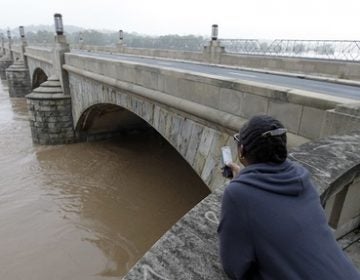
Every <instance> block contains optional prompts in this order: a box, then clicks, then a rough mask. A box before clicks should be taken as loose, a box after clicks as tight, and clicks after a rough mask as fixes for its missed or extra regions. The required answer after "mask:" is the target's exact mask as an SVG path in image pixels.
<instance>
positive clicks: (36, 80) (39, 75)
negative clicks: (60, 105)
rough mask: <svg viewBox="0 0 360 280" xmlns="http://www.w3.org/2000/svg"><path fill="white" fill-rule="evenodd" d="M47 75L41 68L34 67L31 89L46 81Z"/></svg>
mask: <svg viewBox="0 0 360 280" xmlns="http://www.w3.org/2000/svg"><path fill="white" fill-rule="evenodd" d="M47 79H48V76H47V75H46V74H45V72H44V71H43V70H42V69H41V68H36V69H35V71H34V73H33V76H32V85H31V87H32V89H35V88H38V87H39V86H40V85H41V84H42V83H44V82H46V81H47Z"/></svg>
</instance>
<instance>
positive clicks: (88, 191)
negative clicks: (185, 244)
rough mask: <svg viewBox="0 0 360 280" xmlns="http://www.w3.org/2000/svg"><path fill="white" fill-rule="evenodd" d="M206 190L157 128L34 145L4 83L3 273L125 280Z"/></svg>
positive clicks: (36, 279)
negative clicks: (105, 137) (102, 138)
mask: <svg viewBox="0 0 360 280" xmlns="http://www.w3.org/2000/svg"><path fill="white" fill-rule="evenodd" d="M207 194H208V189H207V188H206V186H205V185H204V184H203V182H202V181H201V180H200V179H199V178H198V177H197V175H196V174H195V173H194V172H193V171H192V169H191V168H190V167H189V166H188V165H187V164H186V162H185V161H184V160H183V159H182V158H181V157H180V156H179V155H178V154H177V153H176V151H175V150H174V149H173V148H172V147H171V146H170V145H169V144H167V143H166V142H164V141H159V138H158V137H157V136H155V135H154V134H153V133H149V132H147V133H143V134H133V135H128V136H124V137H122V138H114V139H111V140H106V141H101V142H91V143H78V144H72V145H59V146H38V145H33V144H32V141H31V134H30V128H29V122H28V116H27V107H26V101H25V99H23V98H12V99H10V98H9V96H8V92H7V88H6V84H5V82H2V83H0V252H1V253H0V279H2V280H23V279H26V280H62V279H64V280H65V279H66V280H70V279H74V280H82V279H84V280H85V279H86V280H91V279H99V280H100V279H101V280H104V279H121V276H123V275H124V274H126V272H127V271H128V270H129V269H130V268H131V267H132V265H134V264H135V262H136V261H137V260H138V259H139V258H140V257H141V256H142V255H143V254H144V253H145V252H146V251H147V250H148V249H149V248H150V247H151V246H152V244H153V243H154V242H155V241H156V240H157V239H159V238H160V237H161V236H162V234H163V233H164V232H165V231H167V230H168V229H169V228H170V227H171V225H173V224H174V223H175V222H176V221H177V220H178V219H179V218H180V217H181V216H182V215H184V214H185V213H186V212H187V211H188V210H189V209H191V208H192V207H193V206H194V205H195V204H196V203H197V202H199V201H200V200H201V199H202V198H204V197H205V196H206V195H207Z"/></svg>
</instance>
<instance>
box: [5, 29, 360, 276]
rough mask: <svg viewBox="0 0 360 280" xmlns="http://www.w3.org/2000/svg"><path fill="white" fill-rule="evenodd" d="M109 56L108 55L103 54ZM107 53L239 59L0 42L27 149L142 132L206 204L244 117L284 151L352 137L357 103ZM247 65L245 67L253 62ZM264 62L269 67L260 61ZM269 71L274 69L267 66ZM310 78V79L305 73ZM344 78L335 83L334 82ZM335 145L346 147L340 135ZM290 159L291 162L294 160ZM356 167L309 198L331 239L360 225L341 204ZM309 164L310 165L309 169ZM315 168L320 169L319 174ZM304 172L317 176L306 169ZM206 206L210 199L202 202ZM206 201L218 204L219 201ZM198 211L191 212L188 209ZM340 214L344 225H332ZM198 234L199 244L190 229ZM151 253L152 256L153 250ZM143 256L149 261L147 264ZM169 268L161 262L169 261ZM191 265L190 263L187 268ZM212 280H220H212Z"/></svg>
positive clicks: (212, 50) (355, 193)
mask: <svg viewBox="0 0 360 280" xmlns="http://www.w3.org/2000/svg"><path fill="white" fill-rule="evenodd" d="M110 53H112V55H107V54H110ZM114 54H115V56H116V54H127V55H137V56H149V57H158V58H159V59H160V58H161V59H164V58H165V57H167V58H168V59H181V60H182V61H185V60H187V61H189V63H202V64H204V63H210V64H214V63H215V64H219V63H223V64H227V65H229V64H232V65H234V64H236V63H237V66H239V67H241V66H242V64H241V63H242V61H243V60H244V58H236V59H235V58H233V59H231V57H230V55H228V54H226V53H225V52H224V50H223V48H222V47H221V46H220V45H219V42H218V41H217V40H212V41H210V42H209V45H208V46H206V47H205V48H204V51H203V52H199V53H189V52H175V51H171V52H170V51H155V50H139V49H131V48H127V47H125V46H123V45H122V44H121V42H120V43H119V45H118V46H117V47H116V48H101V49H100V48H99V47H89V46H84V45H81V46H75V47H74V48H70V46H69V45H68V43H67V42H66V37H65V36H64V35H62V34H57V35H56V36H55V44H54V45H53V46H52V47H51V48H47V47H34V46H27V44H26V40H25V38H22V43H21V44H20V45H18V46H14V45H12V44H11V40H9V42H8V44H7V46H5V45H4V43H2V46H1V48H0V56H1V58H0V73H1V78H2V79H5V78H6V79H7V80H8V84H9V93H10V96H12V97H23V96H25V95H26V98H27V99H28V104H29V112H30V124H31V132H32V137H33V141H34V142H35V143H38V144H65V143H73V142H76V141H86V140H91V139H100V138H104V137H108V136H112V135H114V134H117V133H123V132H124V131H128V130H132V129H143V128H146V127H152V128H153V129H155V130H156V131H157V132H158V133H159V134H160V135H162V137H163V138H165V139H166V140H167V141H168V142H169V143H170V144H171V145H172V146H173V147H174V148H175V149H176V150H177V151H178V152H179V154H180V155H181V156H182V157H183V158H184V159H185V160H186V161H187V162H188V164H190V165H191V166H192V168H193V169H194V171H195V172H196V173H197V174H198V175H199V176H200V177H201V178H202V180H203V181H204V182H205V183H206V185H207V186H208V187H209V189H210V190H211V191H213V192H214V193H215V197H219V196H216V193H218V194H219V192H220V193H221V190H219V189H218V187H219V186H222V185H224V183H225V179H224V178H223V177H222V176H221V174H220V147H221V146H224V145H230V146H232V147H233V149H232V150H233V151H234V153H235V151H236V147H235V146H234V143H233V139H232V135H233V134H234V133H235V132H237V131H238V129H239V127H240V126H241V125H242V124H243V123H244V122H245V121H246V120H247V119H248V118H250V117H251V116H252V115H255V114H259V113H266V114H269V115H272V116H274V117H276V118H278V119H280V120H281V121H282V122H283V123H284V124H285V126H286V127H287V128H288V130H289V134H288V135H289V146H290V147H293V148H294V147H298V146H300V145H301V144H304V143H307V142H309V143H310V144H309V143H308V144H305V145H308V146H306V147H312V146H311V143H315V142H312V141H320V140H319V139H322V138H323V137H326V136H329V135H333V134H341V135H345V134H348V133H350V132H351V131H353V130H358V129H359V128H360V109H359V103H358V102H355V101H354V100H351V99H348V98H343V97H337V96H329V95H326V94H322V93H316V92H310V91H305V90H299V89H292V88H288V87H283V86H274V85H269V84H266V83H259V82H253V81H244V80H241V79H236V78H226V77H221V76H218V75H216V74H206V73H199V72H195V71H189V70H182V69H176V68H173V67H168V66H166V64H164V65H165V66H164V65H163V66H159V65H156V66H154V65H149V64H146V63H141V62H133V61H128V60H126V59H121V58H115V56H114ZM248 59H249V60H251V61H252V63H255V62H254V61H255V60H254V59H255V58H252V57H250V58H248ZM258 59H259V61H261V60H262V59H261V58H258ZM277 59H278V60H281V59H282V60H283V61H282V63H277V64H276V65H278V66H277V67H280V66H281V65H285V66H284V67H283V68H282V69H278V68H277V69H275V68H274V67H275V66H274V67H273V69H271V70H276V71H290V70H291V69H292V70H291V71H299V72H301V71H300V70H298V69H300V68H299V67H300V66H299V65H304V68H303V71H304V73H308V72H307V70H306V69H310V68H311V67H310V66H309V65H311V63H313V64H314V63H316V62H314V61H308V60H306V61H303V62H301V61H299V60H294V61H291V59H285V60H286V61H285V62H284V59H283V58H277ZM269 60H272V61H274V60H276V59H275V58H269ZM246 63H247V62H246ZM246 63H245V64H246ZM263 63H264V62H262V64H263ZM317 63H319V64H321V65H323V66H321V65H320V66H319V67H318V68H317V69H320V68H321V67H322V69H324V73H317V75H320V74H324V75H327V77H328V78H329V76H331V75H335V73H329V72H328V73H325V72H326V71H328V69H329V67H328V65H331V69H333V70H332V71H334V69H344V63H343V62H328V61H324V62H319V61H318V62H317ZM269 65H275V64H274V63H269ZM279 65H280V66H279ZM324 65H325V66H324ZM245 66H246V67H248V65H245ZM222 67H224V66H222ZM264 67H265V66H264ZM337 67H338V68H337ZM349 67H350V66H349ZM356 67H358V69H360V67H359V66H358V65H355V66H354V65H352V66H351V69H355V68H356ZM270 68H271V67H270ZM289 69H290V70H289ZM311 69H315V68H314V67H312V68H311ZM358 69H357V70H356V69H355V70H356V71H358ZM316 71H318V72H319V70H316ZM345 72H346V73H349V71H348V68H346V71H345V70H344V71H343V72H342V73H345ZM354 73H356V72H353V74H354ZM359 73H360V71H359ZM310 74H311V75H314V74H315V73H314V72H311V71H310ZM344 75H345V74H342V77H344ZM354 75H355V74H354ZM351 77H352V78H354V76H351ZM333 78H334V79H336V77H333ZM355 78H356V77H355ZM333 82H334V81H333ZM354 83H355V82H354ZM343 137H344V138H343V139H345V140H346V139H347V138H346V136H343ZM349 137H350V136H349ZM352 137H353V136H352ZM351 139H352V138H351ZM356 139H357V138H356ZM345 140H344V141H345ZM354 141H355V140H354ZM356 141H358V140H356ZM316 143H318V142H316ZM350 146H351V145H350ZM350 146H347V147H348V148H349V147H350ZM356 147H357V146H356ZM349 149H350V148H349ZM307 152H309V151H307ZM344 152H345V151H344ZM352 152H355V151H352ZM310 153H311V152H310ZM326 156H328V155H326V154H324V157H326ZM233 157H234V158H236V155H235V154H234V155H233ZM294 159H295V160H299V158H298V157H296V158H294ZM299 161H300V162H303V161H304V160H299ZM325 161H326V160H325ZM314 162H315V163H314V164H316V165H320V164H322V163H318V162H317V161H316V160H315V159H314ZM358 164H359V161H357V160H354V163H353V165H352V166H351V167H350V166H346V168H344V167H342V169H341V172H340V173H341V176H344V177H346V176H347V175H346V174H350V173H351V174H352V175H349V176H350V177H351V178H352V179H353V180H347V181H346V180H344V181H341V182H340V183H339V184H338V185H337V187H336V188H335V187H334V188H332V189H331V191H327V190H328V189H329V190H330V186H331V184H330V183H329V184H325V186H324V187H323V189H319V193H320V194H321V195H323V197H324V199H323V204H324V207H326V211H327V213H328V214H329V221H330V223H332V224H331V225H332V226H333V228H334V229H335V230H337V235H338V236H341V235H344V234H346V233H348V232H350V231H351V230H353V229H354V228H356V227H358V226H359V224H360V207H359V206H358V205H355V204H356V200H355V201H354V200H351V199H350V198H349V196H351V197H357V198H359V195H360V191H359V188H358V187H357V188H353V187H351V188H350V186H352V185H354V184H355V185H356V184H357V185H358V183H356V182H357V181H356V180H355V179H354V178H357V177H358V175H359V174H358V171H356V172H355V171H354V168H355V170H358ZM309 165H310V166H312V165H311V164H310V163H309ZM354 166H355V167H354ZM321 167H322V166H321V165H320V166H319V168H321ZM314 170H315V171H316V170H318V168H317V167H314ZM349 172H350V173H349ZM354 172H355V173H354ZM315 173H316V172H315ZM344 174H345V175H344ZM329 176H330V175H329ZM346 178H347V177H346ZM334 180H335V179H334ZM354 180H355V181H354ZM354 182H355V183H354ZM349 190H351V191H349ZM325 194H326V195H325ZM212 197H213V196H212ZM211 199H212V198H211V197H210V198H209V199H208V200H207V201H211ZM346 199H348V200H346ZM216 201H219V198H217V200H216ZM344 201H350V202H348V204H349V205H347V207H344ZM203 203H205V204H206V203H210V204H212V203H213V202H206V201H205V202H203ZM214 203H215V202H214ZM215 204H216V203H215ZM215 204H214V205H215ZM216 205H217V204H216ZM214 207H215V208H214V209H213V210H211V211H210V210H208V211H207V212H206V213H204V215H205V217H206V219H207V220H208V221H212V222H214V223H216V220H217V215H218V208H217V206H214ZM200 208H201V207H200V206H198V208H196V209H200ZM210 208H211V207H210ZM349 209H350V210H349ZM194 211H197V210H194ZM345 212H346V214H344V213H345ZM344 215H345V218H341V217H343V216H344ZM201 224H202V223H200V224H199V227H201ZM179 226H181V224H179V225H177V226H175V227H174V229H172V231H176V227H179ZM194 227H197V225H194ZM198 229H199V230H200V232H201V233H202V234H204V236H206V234H205V233H204V232H203V231H202V230H201V229H200V228H198ZM194 230H195V229H194ZM181 232H182V231H181V230H179V231H178V234H179V235H178V236H177V237H176V238H185V237H186V236H187V235H188V234H191V232H190V233H189V232H186V233H184V235H182V233H181ZM167 236H169V235H167ZM180 236H182V237H180ZM164 238H165V237H164ZM182 240H184V239H182ZM165 243H166V242H165ZM180 243H181V242H180ZM185 248H187V247H186V246H185ZM210 249H211V248H210ZM154 250H155V251H154V252H158V251H156V250H157V249H154ZM169 250H170V249H169ZM171 250H174V249H171ZM187 250H190V248H187ZM211 250H212V249H211ZM175 251H176V249H175ZM179 252H180V251H179ZM181 252H182V251H181ZM181 252H180V253H181ZM205 253H206V250H205V251H204V252H198V254H200V256H199V255H197V256H193V259H194V260H195V259H197V260H200V259H202V258H203V257H205V256H204V254H205ZM156 254H160V252H158V253H156ZM209 256H210V257H211V258H212V259H211V262H214V263H216V264H217V263H218V260H217V257H216V256H215V254H214V252H212V253H211V254H210V255H209ZM153 257H154V258H156V256H154V255H153ZM168 257H169V256H167V257H166V258H168ZM184 257H185V255H184ZM160 258H161V257H160ZM190 259H191V258H190ZM169 261H170V262H171V258H170V259H169ZM174 262H176V256H174ZM211 262H209V260H207V261H205V262H204V263H206V264H208V265H209V266H210V267H213V268H216V269H219V267H218V265H211ZM150 263H151V262H149V260H147V261H145V263H143V265H145V268H146V265H148V267H147V268H146V269H148V270H149V269H150V270H151V266H150V265H151V264H150ZM196 263H197V262H196V261H194V265H195V264H196ZM169 267H171V264H169ZM143 268H144V266H143ZM184 269H186V268H184ZM203 269H204V271H212V273H215V274H213V275H217V274H218V273H220V274H221V272H219V271H220V270H219V271H217V272H214V271H213V270H211V269H210V268H209V267H207V266H206V267H203ZM209 269H210V270H209ZM135 270H136V269H135ZM150 270H149V271H150ZM133 273H134V272H133ZM144 273H145V272H144ZM149 273H150V272H149ZM163 273H165V272H163ZM167 273H168V272H167ZM176 273H177V274H174V275H181V273H180V272H179V273H178V272H176ZM204 273H205V272H204ZM186 275H188V274H186ZM204 275H205V274H204ZM170 276H171V275H169V276H166V277H163V278H161V277H162V276H156V275H155V276H154V277H155V278H156V277H158V278H159V279H168V277H170ZM137 277H140V276H137ZM178 277H180V276H178ZM158 278H156V279H158ZM210 278H211V277H210ZM210 278H192V277H189V278H173V279H210ZM129 279H135V278H131V277H130V278H129ZM136 279H137V278H136ZM146 279H152V278H146ZM169 279H170V278H169ZM216 279H221V278H220V276H219V278H216Z"/></svg>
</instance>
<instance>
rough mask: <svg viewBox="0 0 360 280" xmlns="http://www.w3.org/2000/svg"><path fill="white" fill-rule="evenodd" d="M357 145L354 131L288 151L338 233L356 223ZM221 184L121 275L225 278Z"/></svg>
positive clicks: (359, 209)
mask: <svg viewBox="0 0 360 280" xmlns="http://www.w3.org/2000/svg"><path fill="white" fill-rule="evenodd" d="M359 149H360V134H359V132H357V133H353V134H350V135H346V136H332V137H330V138H327V139H323V140H320V141H315V142H311V143H307V144H305V145H303V146H300V147H298V148H296V149H295V150H293V151H291V152H290V158H291V159H292V160H295V161H298V162H299V163H300V164H302V165H304V166H305V167H306V168H308V169H309V171H310V172H311V174H312V177H313V180H314V181H315V184H316V186H317V191H318V193H319V195H320V197H321V200H322V202H323V204H324V205H325V210H326V212H327V213H329V215H328V218H329V222H330V223H331V221H332V220H334V218H335V220H336V221H337V225H336V227H335V229H336V232H337V235H338V236H341V235H343V234H344V233H346V232H348V231H349V230H351V228H354V227H356V226H358V225H359V222H360V205H359V204H358V199H359V196H360V190H359V188H358V187H359V178H360V155H359V154H358V153H357V152H355V151H359ZM224 188H225V186H222V187H219V188H218V189H216V190H215V191H214V192H213V193H212V194H210V195H209V196H208V197H207V198H205V199H204V200H203V201H201V202H200V203H199V204H198V205H196V206H195V207H194V208H193V209H192V210H190V211H189V212H188V213H187V214H186V215H185V216H184V217H183V218H182V219H180V220H179V221H178V222H177V223H176V224H175V225H174V226H173V227H172V228H171V229H170V230H169V231H168V232H167V233H165V234H164V236H163V237H162V238H161V239H160V240H159V241H157V242H156V243H155V244H154V245H153V246H152V248H151V249H150V250H149V251H148V252H147V253H146V254H145V255H144V257H142V258H141V259H140V260H139V261H138V262H137V264H136V265H135V266H134V267H133V268H132V269H131V270H130V272H129V273H128V274H127V275H126V276H125V277H124V278H123V279H124V280H132V279H144V280H150V279H163V280H175V279H176V280H188V279H219V280H221V279H224V280H225V279H229V278H228V277H227V276H226V275H225V273H224V272H223V269H222V266H221V263H220V259H219V248H218V243H219V242H218V236H217V226H218V223H219V216H220V205H221V200H222V194H223V190H224ZM344 192H345V194H344ZM337 194H340V198H341V199H339V197H337V199H336V203H334V201H332V200H333V197H334V196H335V197H336V196H337ZM339 206H342V207H340V208H339ZM328 207H330V209H328ZM339 210H340V212H339Z"/></svg>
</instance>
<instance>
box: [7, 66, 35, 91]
mask: <svg viewBox="0 0 360 280" xmlns="http://www.w3.org/2000/svg"><path fill="white" fill-rule="evenodd" d="M5 72H6V79H7V80H8V85H9V95H10V97H24V96H25V95H26V94H28V93H30V92H31V82H30V75H29V69H28V68H27V67H26V64H25V62H24V61H23V60H17V61H15V63H14V64H12V65H11V66H10V67H8V68H7V69H6V70H5Z"/></svg>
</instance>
